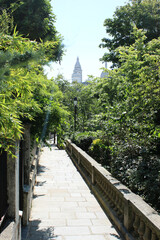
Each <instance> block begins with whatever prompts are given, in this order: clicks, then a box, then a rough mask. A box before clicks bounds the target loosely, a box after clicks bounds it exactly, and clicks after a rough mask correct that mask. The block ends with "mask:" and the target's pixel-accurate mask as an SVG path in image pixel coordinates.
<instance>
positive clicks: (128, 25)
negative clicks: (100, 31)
mask: <svg viewBox="0 0 160 240" xmlns="http://www.w3.org/2000/svg"><path fill="white" fill-rule="evenodd" d="M159 9H160V2H159V1H158V0H131V1H130V2H129V3H128V4H126V5H125V6H122V7H120V8H117V9H116V11H115V13H114V15H113V18H112V19H111V18H107V19H106V20H105V22H104V26H105V27H106V33H107V34H109V36H110V38H103V39H102V44H100V47H103V48H107V49H108V50H109V53H105V54H104V56H103V58H102V60H103V61H108V62H112V63H113V66H116V65H117V63H118V56H117V53H116V52H115V49H116V48H117V47H119V46H129V45H131V44H133V43H134V41H135V37H134V35H133V34H132V32H133V28H134V26H135V25H136V26H137V27H138V29H143V30H145V32H146V37H147V38H146V40H145V41H146V42H148V41H150V40H152V39H154V38H158V37H159V36H160V10H159Z"/></svg>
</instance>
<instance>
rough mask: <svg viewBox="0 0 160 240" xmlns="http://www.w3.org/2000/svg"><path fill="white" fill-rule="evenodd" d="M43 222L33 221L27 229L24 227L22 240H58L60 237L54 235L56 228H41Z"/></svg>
mask: <svg viewBox="0 0 160 240" xmlns="http://www.w3.org/2000/svg"><path fill="white" fill-rule="evenodd" d="M40 223H41V220H38V219H37V220H33V221H30V222H29V225H28V226H27V227H22V240H58V236H57V235H54V227H53V226H50V227H45V226H44V227H42V226H39V225H40Z"/></svg>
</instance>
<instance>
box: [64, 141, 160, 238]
mask: <svg viewBox="0 0 160 240" xmlns="http://www.w3.org/2000/svg"><path fill="white" fill-rule="evenodd" d="M66 150H67V152H68V154H69V155H70V157H71V158H72V160H73V162H74V163H75V165H76V167H77V168H78V170H79V171H80V173H81V175H82V176H83V178H84V179H85V181H86V182H87V184H88V185H89V187H90V188H91V190H92V192H93V194H94V195H95V196H96V198H97V199H98V201H99V202H100V204H101V205H102V207H103V209H104V211H105V212H106V213H107V215H108V216H109V217H110V218H111V219H112V221H113V222H114V224H115V225H116V227H117V228H118V229H119V231H120V232H121V233H122V235H123V236H124V238H125V239H127V240H129V239H131V240H135V239H140V240H160V215H158V213H157V212H156V211H155V210H154V209H153V208H151V207H150V206H149V205H148V204H147V203H146V202H144V201H143V199H142V198H141V197H139V196H138V195H136V194H134V193H133V192H131V191H130V190H129V189H128V188H127V187H126V186H124V185H123V184H121V182H119V181H118V180H117V179H115V178H113V177H112V175H111V174H110V173H109V172H108V171H107V170H106V169H104V168H103V167H102V166H101V165H100V164H98V163H97V162H96V161H95V160H94V159H93V158H91V157H90V156H89V155H88V154H86V153H85V152H84V151H83V150H81V149H80V148H79V147H77V146H76V145H75V144H73V143H71V141H70V140H67V141H66Z"/></svg>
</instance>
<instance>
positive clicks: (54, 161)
mask: <svg viewBox="0 0 160 240" xmlns="http://www.w3.org/2000/svg"><path fill="white" fill-rule="evenodd" d="M32 206H33V207H32V212H31V218H30V223H29V226H28V227H26V228H22V240H117V239H121V238H120V236H119V234H118V233H117V232H116V230H115V228H114V227H113V225H112V224H111V222H110V221H109V219H108V218H107V216H106V215H105V214H104V212H103V210H102V209H101V207H100V205H99V204H98V202H97V200H96V199H95V198H94V196H93V195H92V194H91V192H90V190H89V188H88V186H87V185H86V183H85V182H84V180H83V178H82V177H81V175H80V174H79V172H78V171H77V170H76V168H75V166H74V165H73V163H72V161H71V160H70V158H69V157H68V155H67V153H66V152H65V151H64V150H58V149H57V148H56V147H55V146H53V147H52V149H51V150H50V149H49V148H47V147H44V149H43V153H42V155H41V159H40V165H39V171H38V176H37V185H36V186H35V189H34V199H33V205H32Z"/></svg>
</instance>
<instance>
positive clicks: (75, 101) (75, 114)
mask: <svg viewBox="0 0 160 240" xmlns="http://www.w3.org/2000/svg"><path fill="white" fill-rule="evenodd" d="M76 118H77V97H75V98H74V131H76Z"/></svg>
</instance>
